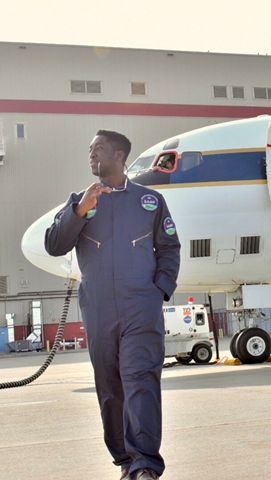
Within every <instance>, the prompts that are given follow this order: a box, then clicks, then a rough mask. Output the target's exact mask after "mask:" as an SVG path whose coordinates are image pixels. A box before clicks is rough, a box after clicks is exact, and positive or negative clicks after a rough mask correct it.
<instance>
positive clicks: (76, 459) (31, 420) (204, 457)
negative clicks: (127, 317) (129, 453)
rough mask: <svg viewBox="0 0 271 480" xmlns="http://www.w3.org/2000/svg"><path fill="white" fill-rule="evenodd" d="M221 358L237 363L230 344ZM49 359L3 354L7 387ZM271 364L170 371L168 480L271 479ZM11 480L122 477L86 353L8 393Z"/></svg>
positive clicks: (4, 454) (0, 464)
mask: <svg viewBox="0 0 271 480" xmlns="http://www.w3.org/2000/svg"><path fill="white" fill-rule="evenodd" d="M220 343H221V357H222V356H223V355H228V356H229V351H228V343H229V341H228V340H227V339H223V341H221V342H220ZM45 358H46V357H45V355H44V354H43V353H40V354H38V353H35V354H33V353H32V354H25V355H22V354H17V355H16V354H13V355H9V356H5V355H3V356H2V357H1V358H0V367H1V371H0V382H8V381H12V380H19V379H22V378H25V377H28V376H30V375H32V373H34V372H35V371H36V370H37V369H38V367H39V366H40V365H41V364H42V363H43V361H44V360H45ZM270 369H271V364H270V363H265V364H261V365H251V366H249V365H241V366H226V365H208V366H192V365H191V366H181V365H178V366H177V367H173V368H169V369H165V370H164V371H163V380H162V388H163V443H162V449H161V453H162V455H163V456H164V458H165V461H166V467H167V468H166V471H165V473H164V475H163V477H162V478H163V479H165V480H191V479H194V480H203V479H204V480H206V479H208V480H232V478H237V479H238V480H240V479H244V480H260V479H261V480H266V479H270V478H271V466H270V447H271V414H270V398H271V381H270V378H271V370H270ZM0 425H1V430H0V479H1V480H34V479H36V478H38V479H39V480H60V479H62V478H63V479H67V480H77V479H80V480H101V479H109V480H117V479H119V477H120V474H119V469H118V468H116V467H115V466H114V465H113V464H112V463H111V458H110V456H109V454H108V453H107V450H106V448H105V446H104V443H103V432H102V426H101V420H100V415H99V407H98V403H97V399H96V394H95V386H94V379H93V370H92V367H91V364H90V362H89V359H88V353H87V352H86V351H84V352H83V351H79V352H69V353H60V354H58V355H57V356H56V358H55V359H54V361H53V363H52V365H51V366H50V367H49V368H48V370H47V371H46V372H45V373H44V374H43V375H42V376H41V377H40V378H39V379H38V380H36V381H35V382H34V383H32V384H31V385H29V386H26V387H21V388H12V389H7V390H1V391H0Z"/></svg>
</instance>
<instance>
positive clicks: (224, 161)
mask: <svg viewBox="0 0 271 480" xmlns="http://www.w3.org/2000/svg"><path fill="white" fill-rule="evenodd" d="M202 158H203V162H202V163H201V164H200V165H197V166H196V167H193V168H190V169H189V170H186V171H184V172H183V171H181V165H182V160H181V158H180V159H179V162H178V167H177V170H175V171H174V172H172V174H171V175H170V183H172V184H173V183H201V182H223V181H238V180H266V166H265V163H266V158H265V152H263V151H258V152H257V151H256V152H255V151H254V152H237V153H218V154H212V155H203V157H202Z"/></svg>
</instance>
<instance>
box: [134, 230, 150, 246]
mask: <svg viewBox="0 0 271 480" xmlns="http://www.w3.org/2000/svg"><path fill="white" fill-rule="evenodd" d="M151 235H152V231H150V232H148V233H144V234H142V235H139V236H138V237H137V238H134V239H133V240H132V245H133V247H136V246H140V244H139V245H137V244H138V243H139V242H141V244H142V243H143V241H144V240H145V238H148V237H150V236H151ZM145 243H146V242H145ZM143 244H144V243H143Z"/></svg>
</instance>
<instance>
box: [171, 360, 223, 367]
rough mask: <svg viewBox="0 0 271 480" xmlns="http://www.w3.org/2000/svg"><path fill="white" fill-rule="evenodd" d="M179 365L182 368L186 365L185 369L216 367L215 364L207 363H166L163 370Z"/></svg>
mask: <svg viewBox="0 0 271 480" xmlns="http://www.w3.org/2000/svg"><path fill="white" fill-rule="evenodd" d="M177 365H179V366H180V367H182V366H183V365H186V366H187V367H200V366H201V365H203V366H204V365H217V362H216V361H215V362H208V363H205V362H204V363H188V362H185V361H184V362H168V363H164V365H163V368H170V367H176V366H177Z"/></svg>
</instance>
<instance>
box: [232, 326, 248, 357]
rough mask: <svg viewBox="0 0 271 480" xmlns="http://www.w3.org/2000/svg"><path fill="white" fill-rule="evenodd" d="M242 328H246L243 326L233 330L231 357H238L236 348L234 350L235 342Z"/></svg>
mask: <svg viewBox="0 0 271 480" xmlns="http://www.w3.org/2000/svg"><path fill="white" fill-rule="evenodd" d="M244 330H246V328H243V329H242V330H238V332H235V334H234V335H233V336H232V337H231V341H230V352H231V354H232V357H233V358H238V355H237V350H236V342H237V338H238V337H239V335H240V333H241V332H243V331H244Z"/></svg>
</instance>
